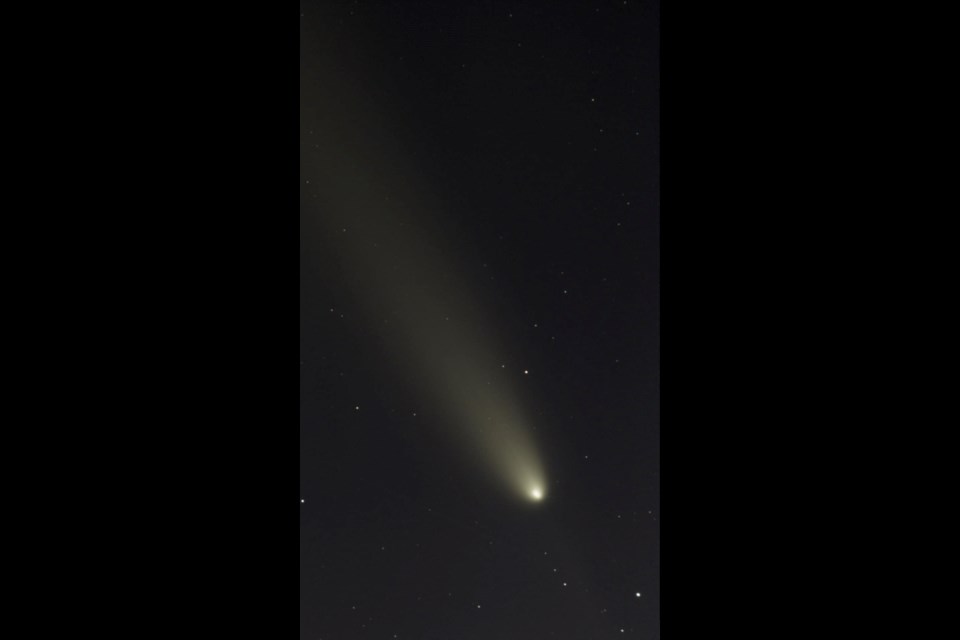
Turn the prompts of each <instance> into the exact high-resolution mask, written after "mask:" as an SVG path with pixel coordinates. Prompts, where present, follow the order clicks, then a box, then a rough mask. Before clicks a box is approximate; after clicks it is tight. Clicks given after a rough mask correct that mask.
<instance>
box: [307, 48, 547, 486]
mask: <svg viewBox="0 0 960 640" xmlns="http://www.w3.org/2000/svg"><path fill="white" fill-rule="evenodd" d="M321 60H326V59H325V58H323V57H321ZM318 65H319V66H318V67H314V68H311V70H310V73H311V75H310V76H309V77H307V78H304V77H301V80H300V87H301V89H300V91H301V110H300V118H301V121H300V127H301V130H303V131H310V132H311V134H312V135H315V136H316V138H317V139H318V140H323V141H324V144H322V145H320V144H318V145H315V146H314V145H311V146H301V170H303V167H311V170H310V175H309V178H310V179H309V181H308V182H309V185H310V187H309V189H308V190H307V195H305V196H304V200H303V201H302V203H301V226H300V232H301V255H303V256H306V260H307V262H308V263H309V262H310V255H311V254H316V255H318V256H324V255H330V256H333V257H335V258H336V262H338V263H339V269H340V273H342V274H343V277H344V278H345V279H346V280H345V282H347V283H348V285H349V292H350V295H351V296H352V298H353V301H354V302H355V303H356V304H357V306H358V308H359V309H360V310H361V314H360V315H361V316H362V318H358V320H365V323H366V326H367V327H368V329H369V332H368V335H371V336H377V339H379V340H380V341H381V342H382V346H383V350H384V355H385V356H386V359H387V360H389V361H391V362H393V363H395V366H396V375H395V378H396V379H397V381H398V382H400V383H402V384H405V385H407V387H408V388H409V389H410V390H411V391H412V392H413V394H414V395H415V396H416V397H417V399H418V402H419V403H422V404H425V405H429V406H430V407H431V410H432V413H433V414H434V415H435V416H436V419H435V420H434V421H432V422H433V423H434V424H435V425H436V426H437V428H438V430H439V431H440V433H439V435H440V436H442V437H443V438H445V439H447V440H448V441H449V442H450V444H451V445H453V446H455V448H457V449H459V450H460V451H461V452H462V454H463V455H464V456H465V458H466V459H467V460H468V461H469V462H471V463H474V462H476V463H477V464H476V465H475V466H476V468H477V469H478V470H481V471H483V470H484V469H485V470H486V473H487V474H489V475H490V476H491V477H493V478H494V479H496V480H498V481H499V482H500V484H501V486H503V487H504V488H506V489H508V490H509V491H510V492H512V493H513V494H514V495H515V496H516V497H517V498H518V499H521V500H524V501H533V502H540V501H542V500H543V499H544V497H545V495H546V491H545V489H544V487H546V485H547V479H546V472H545V469H544V464H543V462H542V460H541V456H540V452H539V446H538V444H537V442H536V441H535V438H534V431H535V430H534V429H533V421H532V420H531V418H530V411H528V410H527V408H526V407H525V406H524V404H525V400H526V398H525V397H524V395H525V394H524V393H522V390H523V387H524V385H523V384H522V381H523V379H524V378H525V377H527V376H529V373H530V372H529V370H526V369H524V370H522V371H523V375H522V376H514V375H512V374H511V373H510V372H509V371H508V370H506V369H505V368H504V366H503V362H504V357H505V356H506V355H507V354H508V353H509V352H510V351H511V350H512V349H511V348H510V347H509V346H508V345H506V344H505V340H504V336H503V335H502V333H501V332H500V331H499V329H501V328H502V325H503V322H502V321H501V320H500V319H499V318H496V317H491V316H490V313H489V308H490V306H489V305H485V304H483V301H482V300H480V299H479V298H478V296H476V295H474V290H475V287H474V286H472V283H471V280H470V279H468V278H466V277H464V276H463V275H461V274H465V273H467V269H466V268H464V267H466V266H467V265H465V264H460V263H461V262H463V260H464V258H465V255H464V248H463V247H457V246H456V245H453V246H448V244H447V243H446V242H444V237H443V233H442V230H444V229H446V228H448V227H449V226H450V223H449V219H450V217H451V216H452V215H454V214H455V213H456V212H454V211H452V210H451V208H450V207H451V203H449V202H446V201H444V199H443V198H442V197H440V196H439V195H438V191H439V190H437V189H435V188H433V186H432V185H431V184H430V183H429V182H427V181H426V180H425V179H424V177H423V173H422V172H421V171H420V170H418V168H417V167H416V166H411V163H410V158H411V157H413V154H411V153H409V152H407V151H406V150H404V149H403V148H402V146H400V145H398V144H396V141H397V140H398V137H397V135H396V132H397V131H402V130H405V129H406V127H405V126H404V123H402V122H390V120H389V117H388V114H387V113H385V112H383V111H381V110H380V109H379V108H378V106H377V104H378V101H377V100H372V99H370V96H365V95H362V94H361V93H360V92H359V91H355V92H351V91H344V92H340V93H338V95H337V96H336V97H335V98H333V97H331V96H329V95H327V94H325V93H323V92H322V91H320V89H321V88H324V87H328V86H337V87H354V86H355V85H354V83H352V82H347V81H345V80H344V79H342V78H337V76H338V75H340V74H342V73H344V70H343V69H341V68H340V67H339V66H338V65H336V64H333V63H332V62H330V61H327V62H319V63H318ZM363 76H364V74H363V73H360V74H353V75H352V77H363ZM315 91H316V92H318V94H317V95H314V96H313V97H311V98H310V99H308V100H306V102H304V95H305V94H307V93H311V92H315ZM351 94H353V95H351ZM304 104H310V105H311V109H310V111H307V110H305V109H304ZM457 206H469V204H463V203H460V204H458V205H457ZM321 264H326V263H321ZM471 264H472V263H471ZM472 266H473V267H475V265H472ZM471 270H472V271H475V268H473V269H471ZM473 277H474V278H475V277H476V276H473Z"/></svg>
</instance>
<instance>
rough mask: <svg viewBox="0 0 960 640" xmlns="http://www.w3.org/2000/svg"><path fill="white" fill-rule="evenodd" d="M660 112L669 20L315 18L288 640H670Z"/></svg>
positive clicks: (441, 10) (506, 11)
mask: <svg viewBox="0 0 960 640" xmlns="http://www.w3.org/2000/svg"><path fill="white" fill-rule="evenodd" d="M659 99H660V96H659V3H658V2H647V1H640V0H628V1H627V2H623V1H622V0H621V1H620V2H512V3H510V2H477V1H468V0H462V1H457V2H425V1H421V0H397V1H394V2H386V1H383V2H369V1H356V2H338V1H334V0H327V1H323V2H309V1H305V0H301V2H300V495H299V496H297V498H298V499H299V509H300V638H302V639H308V638H309V639H311V640H320V639H322V640H345V639H365V638H370V639H385V640H390V639H392V638H400V639H410V640H414V639H416V640H498V639H499V640H513V639H517V640H520V639H524V640H530V639H534V640H536V639H540V638H557V639H561V640H564V639H570V640H574V639H591V638H592V639H600V638H625V637H626V638H646V639H652V638H659V636H660V622H659V621H660V614H659V611H660V599H659V584H660V575H659V558H660V535H659V534H660V500H659V495H660V481H659V460H660V449H659V446H660V445H659V443H660V422H659V420H660V416H659V402H660V385H659V375H660V361H659V342H660V332H659V317H660V308H659V278H660V273H659V262H660V258H659V241H660V240H659V237H660V228H659V126H660V125H659ZM535 492H537V495H542V499H537V497H536V496H535V495H534V494H535ZM291 500H293V496H291Z"/></svg>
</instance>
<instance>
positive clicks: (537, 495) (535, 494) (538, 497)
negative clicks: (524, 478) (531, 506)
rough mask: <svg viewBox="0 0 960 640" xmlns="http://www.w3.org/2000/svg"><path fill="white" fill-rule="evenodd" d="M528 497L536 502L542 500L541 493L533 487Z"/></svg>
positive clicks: (537, 488)
mask: <svg viewBox="0 0 960 640" xmlns="http://www.w3.org/2000/svg"><path fill="white" fill-rule="evenodd" d="M530 497H531V498H533V499H534V500H537V501H540V500H543V491H541V490H540V488H539V487H534V488H533V489H531V490H530Z"/></svg>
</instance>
